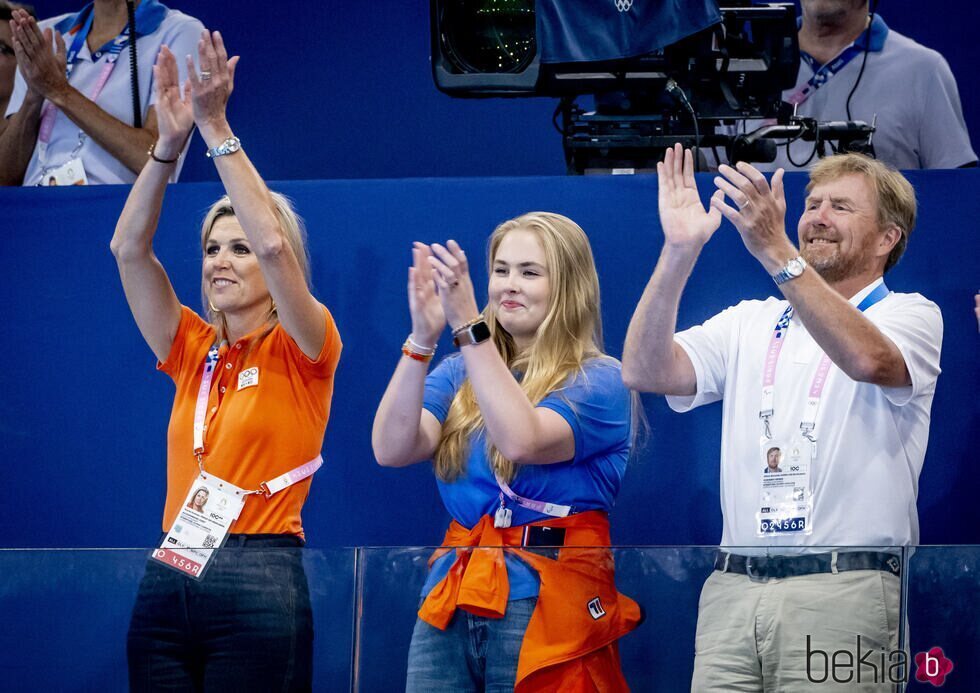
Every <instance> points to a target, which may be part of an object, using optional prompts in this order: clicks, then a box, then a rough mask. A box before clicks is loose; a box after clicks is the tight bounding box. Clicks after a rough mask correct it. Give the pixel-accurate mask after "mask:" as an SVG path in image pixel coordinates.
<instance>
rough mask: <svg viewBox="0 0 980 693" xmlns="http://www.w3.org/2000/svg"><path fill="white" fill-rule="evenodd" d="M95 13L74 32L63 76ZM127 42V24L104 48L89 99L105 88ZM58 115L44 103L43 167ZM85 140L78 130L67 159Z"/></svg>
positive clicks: (71, 66) (40, 150)
mask: <svg viewBox="0 0 980 693" xmlns="http://www.w3.org/2000/svg"><path fill="white" fill-rule="evenodd" d="M94 16H95V13H94V12H92V13H90V14H89V16H88V19H86V20H85V24H83V25H82V28H81V29H80V30H79V31H78V33H76V34H75V39H74V40H73V41H72V44H71V49H70V50H69V51H68V55H67V56H66V59H65V77H66V78H68V79H70V78H71V74H72V72H73V71H74V69H75V63H77V62H78V54H79V52H80V51H81V50H82V46H83V45H84V44H85V41H86V39H87V38H88V34H89V31H91V29H92V20H93V18H94ZM128 42H129V27H128V26H127V27H126V28H125V29H123V30H122V33H120V34H119V35H118V36H117V37H116V38H115V39H113V41H112V45H111V46H110V47H109V48H108V49H107V50H106V62H105V65H103V66H102V72H101V73H100V74H99V79H98V80H96V82H95V86H94V87H93V89H92V91H91V93H89V96H88V99H89V101H92V102H94V101H96V100H97V99H98V98H99V95H100V94H101V93H102V90H103V89H104V88H105V85H106V82H108V81H109V76H110V75H111V74H112V71H113V69H115V67H116V62H117V61H118V60H119V54H120V53H122V49H123V48H124V47H125V46H126V44H127V43H128ZM57 115H58V111H57V109H56V108H55V107H54V104H52V103H51V102H50V101H48V102H46V103H45V104H44V108H43V109H42V111H41V125H40V129H39V131H38V136H37V139H38V143H39V145H38V161H39V162H40V164H41V166H42V167H44V166H45V164H46V162H47V154H48V143H50V142H51V133H52V131H53V130H54V121H55V118H56V117H57ZM84 142H85V133H84V132H83V131H82V130H79V131H78V145H77V146H76V147H75V149H74V150H72V153H71V155H70V156H69V159H73V158H74V157H75V156H76V155H77V154H78V152H79V151H81V148H82V145H83V144H84Z"/></svg>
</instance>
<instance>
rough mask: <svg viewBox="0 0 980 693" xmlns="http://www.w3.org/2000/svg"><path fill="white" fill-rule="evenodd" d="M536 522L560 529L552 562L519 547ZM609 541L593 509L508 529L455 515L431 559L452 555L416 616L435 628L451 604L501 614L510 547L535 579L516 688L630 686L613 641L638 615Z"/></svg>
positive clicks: (442, 624) (602, 518)
mask: <svg viewBox="0 0 980 693" xmlns="http://www.w3.org/2000/svg"><path fill="white" fill-rule="evenodd" d="M534 525H544V526H548V527H561V528H564V529H565V540H564V547H563V548H561V550H560V551H559V553H558V560H552V559H550V558H545V557H544V556H540V555H538V554H537V553H534V552H533V551H528V550H525V549H524V548H522V546H521V544H522V537H523V535H524V528H525V527H527V526H534ZM609 544H610V539H609V520H608V518H607V516H606V514H605V513H604V512H600V511H597V510H592V511H589V512H584V513H580V514H577V515H569V516H568V517H563V518H553V519H548V520H543V521H541V522H535V523H532V524H531V525H521V526H518V527H508V528H498V527H494V526H493V519H492V518H491V517H490V516H488V515H484V516H483V517H482V518H480V521H479V522H478V523H477V524H476V525H475V526H474V527H473V529H470V530H468V529H466V528H465V527H463V526H462V525H461V524H459V523H458V522H456V521H455V520H453V521H452V523H450V525H449V529H448V530H446V537H445V539H444V540H443V546H442V548H439V549H437V550H436V552H435V553H434V554H433V555H432V557H431V558H430V560H429V563H430V565H431V564H432V562H433V561H435V560H436V559H437V558H439V557H441V556H443V555H445V554H446V553H448V552H449V551H452V550H454V549H453V548H450V547H457V548H455V551H456V561H455V562H454V563H453V565H452V567H451V568H450V569H449V573H448V574H447V575H446V577H445V578H443V579H442V580H441V581H440V582H439V583H438V584H437V585H436V586H435V587H433V588H432V591H431V592H429V595H428V597H426V599H425V601H424V602H423V604H422V608H421V609H420V610H419V618H421V619H422V620H423V621H425V622H426V623H428V624H430V625H432V626H434V627H436V628H439V629H440V630H445V629H446V626H447V625H449V621H450V620H451V619H452V617H453V614H454V613H455V611H456V609H457V608H459V609H463V610H464V611H467V612H469V613H471V614H475V615H478V616H487V617H490V618H501V617H502V616H503V615H504V612H505V611H506V609H507V597H508V594H509V591H510V585H509V582H508V579H507V567H506V565H505V562H504V551H508V552H510V553H512V554H513V555H515V556H518V557H520V558H521V560H523V561H525V562H526V563H527V564H528V565H530V566H531V567H532V568H534V570H536V571H537V573H538V578H539V580H540V588H539V591H538V601H537V605H536V606H535V609H534V613H533V615H532V616H531V621H530V623H529V624H528V626H527V631H526V632H525V634H524V641H523V643H522V645H521V654H520V659H519V662H518V667H517V682H516V686H515V690H516V691H531V690H550V691H563V692H565V691H568V692H572V691H583V692H584V691H626V690H629V688H628V686H627V685H626V681H625V679H624V678H623V675H622V671H621V669H620V666H619V650H618V647H617V644H616V641H617V640H618V639H619V638H621V637H622V636H624V635H625V634H626V633H629V632H630V631H631V630H633V629H634V628H636V626H638V625H639V623H640V621H641V620H642V613H641V610H640V607H639V605H638V604H637V603H636V602H634V601H633V600H632V599H630V598H629V597H626V596H625V595H622V594H619V592H617V591H616V585H615V582H614V569H613V554H612V551H611V550H610V549H609V548H606V547H608V546H609ZM471 547H481V548H480V550H478V551H473V550H472V548H471ZM483 547H486V548H483ZM574 547H582V548H574Z"/></svg>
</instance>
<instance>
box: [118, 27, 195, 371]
mask: <svg viewBox="0 0 980 693" xmlns="http://www.w3.org/2000/svg"><path fill="white" fill-rule="evenodd" d="M153 74H154V78H155V82H156V87H155V88H156V92H157V103H158V106H159V109H160V116H161V117H160V135H159V138H158V139H157V142H156V144H155V145H154V151H153V157H152V158H151V159H150V160H149V161H148V162H147V164H146V166H145V167H144V168H143V171H142V172H141V173H140V175H139V177H138V178H137V179H136V182H135V183H134V184H133V188H132V190H131V191H130V192H129V197H128V198H127V199H126V206H125V207H124V208H123V211H122V214H121V215H120V216H119V221H118V222H117V223H116V232H115V234H113V236H112V242H111V243H110V246H109V247H110V248H111V249H112V254H113V255H114V256H115V257H116V264H117V265H118V267H119V277H120V278H121V279H122V284H123V291H125V292H126V300H127V301H128V302H129V309H130V310H131V311H132V312H133V317H134V318H136V324H137V325H138V326H139V329H140V332H141V333H142V334H143V339H145V340H146V343H147V344H149V345H150V349H152V350H153V353H154V354H155V355H156V357H157V359H158V360H159V361H165V360H166V358H167V355H168V354H169V353H170V347H171V345H172V344H173V341H174V337H175V336H176V334H177V326H178V325H179V324H180V302H179V301H178V300H177V296H176V294H175V293H174V289H173V286H172V285H171V284H170V279H169V278H168V277H167V273H166V271H164V269H163V265H161V264H160V261H159V260H158V259H157V257H156V255H155V254H154V253H153V235H154V234H155V233H156V229H157V223H158V222H159V220H160V208H161V207H162V205H163V195H164V192H165V191H166V189H167V181H168V180H169V178H170V174H171V173H173V168H174V166H175V165H176V161H177V157H178V156H179V155H180V151H181V149H182V148H183V146H184V142H186V141H187V138H188V137H189V136H190V132H191V128H192V127H193V126H194V118H193V114H192V113H191V105H190V94H189V93H188V91H187V90H186V89H185V91H184V95H183V97H181V93H180V85H179V83H178V81H177V79H178V78H177V61H176V59H175V58H174V56H173V54H172V53H171V52H170V50H169V49H168V48H167V47H166V46H161V48H160V55H159V58H158V60H157V64H156V65H155V66H154V67H153ZM159 160H164V161H159ZM166 161H169V163H165V162H166Z"/></svg>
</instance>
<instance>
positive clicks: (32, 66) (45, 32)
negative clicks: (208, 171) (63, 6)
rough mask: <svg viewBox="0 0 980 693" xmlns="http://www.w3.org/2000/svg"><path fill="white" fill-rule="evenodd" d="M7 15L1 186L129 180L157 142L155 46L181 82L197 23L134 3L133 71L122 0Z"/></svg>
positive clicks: (144, 0) (151, 1) (149, 3)
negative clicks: (11, 63)
mask: <svg viewBox="0 0 980 693" xmlns="http://www.w3.org/2000/svg"><path fill="white" fill-rule="evenodd" d="M14 15H15V16H14V19H13V20H11V22H10V24H11V31H12V33H13V39H14V48H15V51H16V53H17V64H18V74H17V79H16V82H15V85H14V92H13V95H12V96H11V98H10V103H9V105H8V106H7V110H6V118H7V127H6V129H4V130H3V132H2V134H0V184H2V185H20V184H23V185H49V184H57V185H79V184H105V183H132V182H133V181H134V180H136V175H137V174H138V173H139V172H140V170H141V169H142V168H143V164H145V163H146V161H147V159H148V158H149V156H148V153H147V152H148V151H149V149H150V147H151V145H152V144H153V143H154V142H155V141H156V136H157V135H156V109H155V108H154V105H153V104H154V102H155V96H154V81H153V64H154V62H155V61H156V57H157V54H158V53H159V52H160V46H161V45H163V44H166V45H167V46H169V47H170V49H171V51H172V52H173V53H174V54H175V55H176V56H178V65H179V70H180V79H181V81H182V82H183V80H184V79H185V76H186V75H185V71H186V65H185V63H184V60H183V57H184V56H185V55H194V56H196V55H197V42H198V39H200V37H201V32H202V31H203V30H204V26H203V25H202V24H201V23H200V22H199V21H198V20H196V19H194V18H193V17H189V16H187V15H185V14H183V13H181V12H178V11H176V10H171V9H169V8H167V7H166V6H164V5H162V4H161V3H159V2H158V1H157V0H139V2H138V3H136V5H135V7H134V15H133V19H134V21H135V27H136V58H137V63H136V65H135V69H134V66H133V64H132V62H131V60H132V59H131V47H130V40H129V12H128V8H127V3H126V0H94V2H92V3H90V4H89V5H86V6H85V8H83V9H82V10H81V11H80V12H78V13H76V14H68V15H62V16H60V17H55V18H53V19H48V20H45V21H43V22H41V23H40V24H38V23H36V22H35V21H34V19H33V18H32V17H30V16H29V15H28V14H27V13H26V12H23V11H22V10H15V12H14ZM134 94H135V95H136V98H135V99H134ZM184 151H186V145H185V150H184ZM180 163H182V162H179V163H178V165H177V166H176V167H175V169H174V179H175V180H176V177H177V175H178V173H179V171H180Z"/></svg>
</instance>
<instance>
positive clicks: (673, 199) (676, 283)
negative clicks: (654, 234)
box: [623, 144, 721, 395]
mask: <svg viewBox="0 0 980 693" xmlns="http://www.w3.org/2000/svg"><path fill="white" fill-rule="evenodd" d="M657 186H658V202H659V208H660V225H661V226H662V227H663V231H664V245H663V248H662V249H661V251H660V258H659V259H658V260H657V266H656V268H655V269H654V271H653V276H651V277H650V281H649V282H648V283H647V286H646V289H644V291H643V296H642V297H641V298H640V303H639V305H637V307H636V311H634V313H633V318H632V319H631V320H630V325H629V329H628V330H627V332H626V344H625V345H624V347H623V382H625V383H626V386H627V387H629V388H630V389H633V390H638V391H640V392H656V393H660V394H666V395H693V394H695V392H696V388H697V379H696V377H695V373H694V366H693V365H692V364H691V359H690V358H688V356H687V353H686V352H685V351H684V350H683V349H682V348H681V347H680V345H679V344H677V343H676V342H675V341H674V331H675V329H676V326H677V310H678V308H679V306H680V300H681V294H682V292H683V291H684V286H685V285H686V284H687V280H688V278H689V277H690V276H691V270H693V269H694V263H695V262H696V261H697V259H698V255H699V254H700V253H701V248H703V247H704V244H705V243H707V242H708V240H709V239H710V238H711V236H712V234H714V232H715V231H716V230H717V229H718V226H719V225H720V224H721V214H720V213H719V211H718V210H716V209H711V210H710V211H706V210H705V208H704V206H703V205H702V204H701V198H700V196H699V195H698V189H697V185H696V183H695V180H694V160H693V157H692V155H691V151H690V150H687V151H683V150H682V149H681V146H680V145H679V144H676V145H674V147H673V148H672V149H668V150H667V152H666V155H665V156H664V160H663V162H661V163H658V164H657ZM716 196H717V197H719V198H720V197H721V195H720V193H716Z"/></svg>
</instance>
